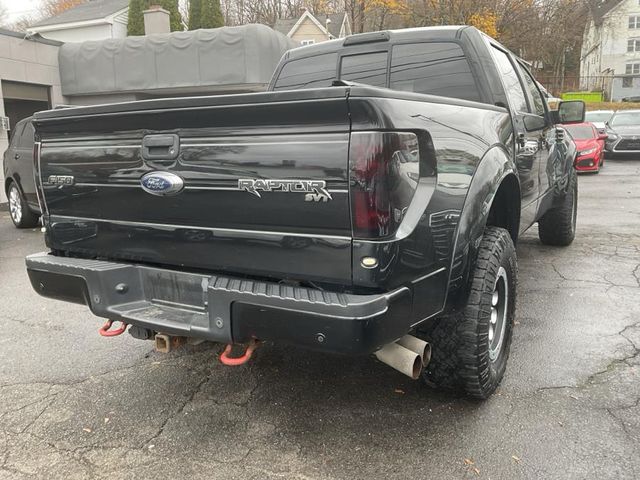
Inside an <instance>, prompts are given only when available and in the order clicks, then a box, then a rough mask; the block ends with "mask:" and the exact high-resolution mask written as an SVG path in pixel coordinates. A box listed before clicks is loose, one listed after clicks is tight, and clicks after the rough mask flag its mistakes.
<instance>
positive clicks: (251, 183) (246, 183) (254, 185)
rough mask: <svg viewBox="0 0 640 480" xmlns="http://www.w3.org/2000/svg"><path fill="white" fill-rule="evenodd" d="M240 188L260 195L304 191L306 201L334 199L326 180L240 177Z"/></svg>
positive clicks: (257, 195)
mask: <svg viewBox="0 0 640 480" xmlns="http://www.w3.org/2000/svg"><path fill="white" fill-rule="evenodd" d="M238 190H243V191H245V192H249V193H251V194H253V195H255V196H256V197H260V198H261V195H260V192H292V193H304V194H305V196H304V201H305V202H328V201H329V200H332V198H331V194H330V193H329V191H328V190H327V182H325V181H324V180H271V179H262V178H258V179H253V178H240V179H238Z"/></svg>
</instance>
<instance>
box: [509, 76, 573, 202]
mask: <svg viewBox="0 0 640 480" xmlns="http://www.w3.org/2000/svg"><path fill="white" fill-rule="evenodd" d="M518 66H519V69H520V73H521V76H522V78H523V79H524V83H525V86H526V90H527V94H528V95H529V103H530V105H531V114H530V115H529V118H528V120H527V121H528V122H529V123H530V124H534V126H536V127H538V129H539V130H540V137H541V140H540V149H539V152H538V153H539V156H540V168H539V175H538V179H539V183H540V187H539V188H540V193H539V198H542V197H543V196H544V195H545V194H546V193H547V192H548V191H549V189H550V188H551V186H552V185H551V183H552V182H551V181H550V177H551V176H553V169H554V165H553V158H554V156H553V155H552V154H551V147H552V146H553V143H554V142H555V128H552V125H551V122H550V121H548V120H547V115H546V113H547V102H546V101H545V99H544V96H543V95H542V93H541V92H540V89H539V88H538V83H537V82H536V81H535V79H534V78H533V76H532V75H531V73H529V70H528V69H527V68H526V67H525V66H524V65H522V64H519V65H518ZM540 127H541V128H540ZM562 159H563V160H564V157H562Z"/></svg>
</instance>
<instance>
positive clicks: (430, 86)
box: [390, 42, 481, 102]
mask: <svg viewBox="0 0 640 480" xmlns="http://www.w3.org/2000/svg"><path fill="white" fill-rule="evenodd" d="M390 85H391V88H393V89H394V90H404V91H409V92H415V93H426V94H430V95H440V96H443V97H452V98H460V99H464V100H473V101H478V102H479V101H481V98H480V92H479V91H478V87H477V84H476V81H475V79H474V77H473V74H472V72H471V67H470V66H469V62H468V61H467V58H466V57H465V54H464V52H463V51H462V48H461V47H460V45H458V44H457V43H453V42H430V43H408V44H400V45H394V47H393V53H392V57H391V84H390Z"/></svg>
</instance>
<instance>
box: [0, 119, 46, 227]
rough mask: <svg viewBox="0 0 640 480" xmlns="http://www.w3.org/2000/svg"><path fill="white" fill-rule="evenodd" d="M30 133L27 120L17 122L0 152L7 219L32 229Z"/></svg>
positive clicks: (36, 214) (36, 211)
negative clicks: (7, 143)
mask: <svg viewBox="0 0 640 480" xmlns="http://www.w3.org/2000/svg"><path fill="white" fill-rule="evenodd" d="M33 134H34V130H33V124H32V122H31V117H29V118H25V119H24V120H21V121H19V122H18V123H16V125H15V128H14V131H13V134H12V136H11V142H10V143H9V148H7V150H6V151H5V152H4V159H3V166H2V168H3V172H4V190H5V193H6V194H7V198H8V199H9V213H10V216H11V220H12V221H13V224H14V225H15V226H16V227H17V228H32V227H35V226H36V225H38V220H39V218H40V206H39V205H38V197H37V195H36V186H35V183H34V178H33V145H34V142H33Z"/></svg>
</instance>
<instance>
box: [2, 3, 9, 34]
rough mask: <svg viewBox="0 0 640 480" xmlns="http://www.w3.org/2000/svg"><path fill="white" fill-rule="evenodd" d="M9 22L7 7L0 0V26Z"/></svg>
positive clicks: (4, 25)
mask: <svg viewBox="0 0 640 480" xmlns="http://www.w3.org/2000/svg"><path fill="white" fill-rule="evenodd" d="M8 23H9V14H8V12H7V7H6V6H5V4H4V3H2V1H1V0H0V27H6V26H7V24H8Z"/></svg>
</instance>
